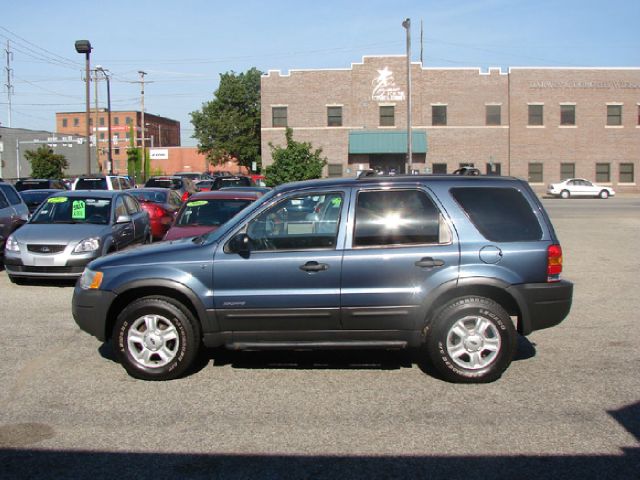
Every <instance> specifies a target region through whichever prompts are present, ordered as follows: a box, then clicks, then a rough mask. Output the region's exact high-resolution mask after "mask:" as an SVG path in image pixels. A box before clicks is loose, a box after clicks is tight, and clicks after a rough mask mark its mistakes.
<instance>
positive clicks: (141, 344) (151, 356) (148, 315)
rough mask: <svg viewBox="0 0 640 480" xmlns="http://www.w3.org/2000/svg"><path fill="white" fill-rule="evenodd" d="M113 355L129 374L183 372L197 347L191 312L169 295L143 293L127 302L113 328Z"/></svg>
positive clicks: (151, 376) (156, 376)
mask: <svg viewBox="0 0 640 480" xmlns="http://www.w3.org/2000/svg"><path fill="white" fill-rule="evenodd" d="M113 341H114V350H115V355H116V357H117V359H118V361H119V362H120V364H121V365H122V366H123V367H124V368H125V369H126V370H127V372H128V373H129V375H131V376H132V377H135V378H140V379H142V380H171V379H174V378H177V377H179V376H181V375H182V374H184V373H185V371H186V370H187V369H188V368H189V367H190V366H191V365H192V364H193V362H194V360H195V358H196V356H197V354H198V350H199V348H200V335H199V330H198V328H197V324H196V322H195V320H194V319H193V316H192V315H191V313H190V312H189V311H188V310H187V309H186V308H185V307H184V306H183V305H182V304H180V303H179V302H177V301H175V300H174V299H172V298H168V297H161V296H152V297H143V298H140V299H137V300H135V301H133V302H132V303H130V304H129V305H128V306H127V307H126V308H125V309H124V310H122V312H121V313H120V315H118V318H117V320H116V324H115V326H114V330H113Z"/></svg>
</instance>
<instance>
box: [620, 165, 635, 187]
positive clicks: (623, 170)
mask: <svg viewBox="0 0 640 480" xmlns="http://www.w3.org/2000/svg"><path fill="white" fill-rule="evenodd" d="M634 181H635V180H634V178H633V163H621V164H620V180H619V182H620V183H634Z"/></svg>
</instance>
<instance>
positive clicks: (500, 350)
mask: <svg viewBox="0 0 640 480" xmlns="http://www.w3.org/2000/svg"><path fill="white" fill-rule="evenodd" d="M516 342H517V333H516V331H515V328H514V326H513V323H512V322H511V318H510V317H509V315H508V314H507V312H506V311H505V310H504V309H503V308H502V307H501V306H500V305H498V304H497V303H496V302H494V301H493V300H490V299H488V298H484V297H463V298H458V299H456V300H454V301H452V302H451V303H449V304H448V305H447V306H445V307H444V308H443V309H442V310H441V311H440V313H439V314H438V316H437V317H436V318H435V320H434V322H433V324H432V328H431V332H430V333H429V336H428V338H427V342H426V347H427V353H428V355H429V358H430V360H431V363H432V364H433V366H434V368H435V369H436V370H437V372H438V373H439V374H440V375H441V376H442V377H443V378H444V379H445V380H448V381H451V382H459V383H486V382H492V381H494V380H497V379H498V378H500V376H501V375H502V373H503V372H504V371H505V370H506V369H507V367H508V366H509V364H510V363H511V360H512V358H513V355H514V353H515V350H516Z"/></svg>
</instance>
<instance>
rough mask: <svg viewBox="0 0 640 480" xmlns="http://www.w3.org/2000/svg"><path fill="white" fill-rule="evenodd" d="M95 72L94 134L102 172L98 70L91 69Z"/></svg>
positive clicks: (97, 156) (99, 166)
mask: <svg viewBox="0 0 640 480" xmlns="http://www.w3.org/2000/svg"><path fill="white" fill-rule="evenodd" d="M91 71H92V72H93V73H94V74H95V79H94V84H93V86H94V97H95V101H96V102H95V104H96V107H95V108H96V111H95V119H94V120H93V134H94V137H95V142H96V162H97V163H98V168H99V169H100V172H102V163H100V143H99V140H98V125H100V124H99V123H98V117H99V115H100V110H99V104H98V70H97V69H96V70H91Z"/></svg>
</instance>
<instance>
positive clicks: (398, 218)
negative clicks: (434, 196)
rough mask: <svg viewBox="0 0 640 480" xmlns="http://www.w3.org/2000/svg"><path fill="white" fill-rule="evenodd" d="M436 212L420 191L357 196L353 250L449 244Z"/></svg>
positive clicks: (449, 238)
mask: <svg viewBox="0 0 640 480" xmlns="http://www.w3.org/2000/svg"><path fill="white" fill-rule="evenodd" d="M450 241H451V234H450V231H449V229H448V227H447V226H446V224H445V222H444V219H443V218H442V215H441V214H440V211H439V210H438V209H437V208H436V206H435V205H434V204H433V202H432V201H431V199H430V198H429V197H428V196H427V195H426V193H424V192H423V191H421V190H375V191H365V192H360V193H359V194H358V200H357V204H356V222H355V233H354V240H353V244H354V246H355V247H372V246H391V245H395V246H401V245H421V244H438V243H449V242H450Z"/></svg>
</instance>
